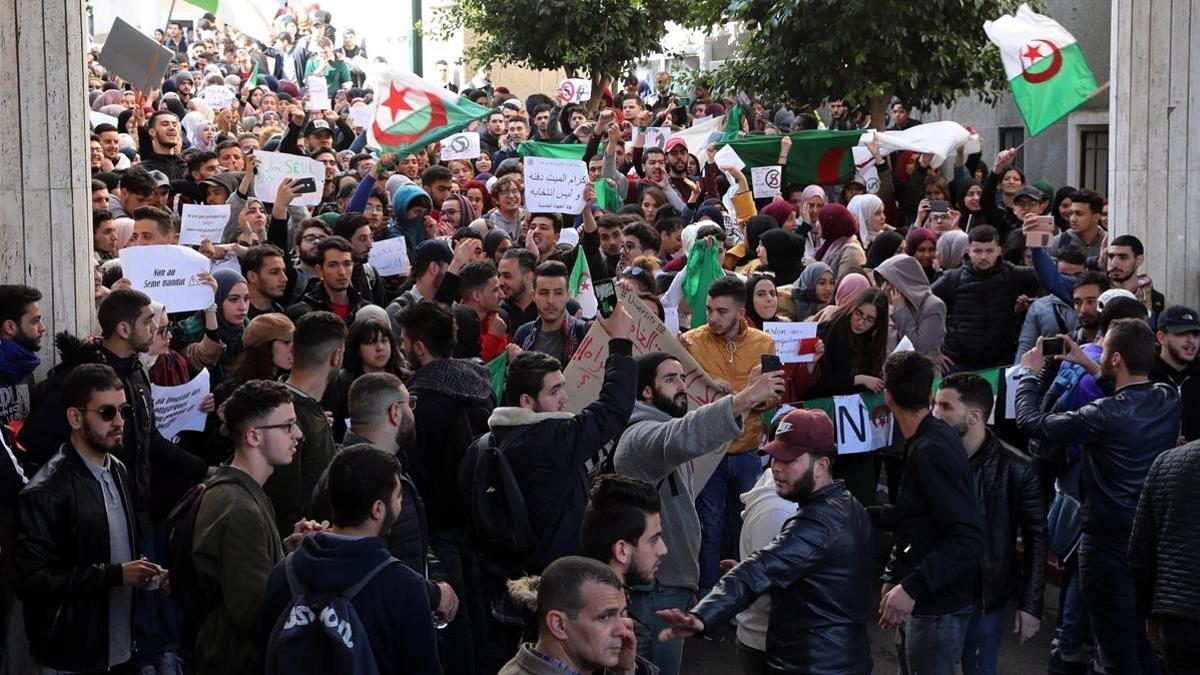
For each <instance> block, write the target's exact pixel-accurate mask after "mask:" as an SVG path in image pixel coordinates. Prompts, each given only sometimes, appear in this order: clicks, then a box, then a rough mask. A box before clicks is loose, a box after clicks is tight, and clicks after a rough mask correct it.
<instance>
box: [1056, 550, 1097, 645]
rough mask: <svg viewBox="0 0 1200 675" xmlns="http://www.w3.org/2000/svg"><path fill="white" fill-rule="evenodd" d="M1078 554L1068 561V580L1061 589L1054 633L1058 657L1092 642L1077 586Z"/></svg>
mask: <svg viewBox="0 0 1200 675" xmlns="http://www.w3.org/2000/svg"><path fill="white" fill-rule="evenodd" d="M1078 560H1079V556H1078V555H1076V556H1075V562H1073V563H1070V565H1069V567H1070V568H1071V569H1069V570H1068V571H1069V573H1070V580H1069V581H1068V582H1067V588H1066V589H1065V590H1064V591H1063V602H1062V623H1061V624H1059V626H1058V630H1057V631H1056V632H1055V634H1054V640H1055V649H1056V650H1057V651H1058V655H1059V657H1062V658H1068V659H1070V657H1073V656H1075V655H1076V654H1078V653H1079V652H1080V650H1082V649H1083V648H1084V647H1085V645H1089V644H1091V642H1092V625H1091V623H1090V622H1089V621H1088V614H1087V608H1086V607H1084V605H1083V591H1082V590H1081V589H1080V587H1079V563H1078Z"/></svg>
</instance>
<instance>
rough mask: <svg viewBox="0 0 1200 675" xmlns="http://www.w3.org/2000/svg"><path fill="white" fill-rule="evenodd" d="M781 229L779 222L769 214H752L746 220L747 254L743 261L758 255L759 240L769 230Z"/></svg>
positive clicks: (745, 261)
mask: <svg viewBox="0 0 1200 675" xmlns="http://www.w3.org/2000/svg"><path fill="white" fill-rule="evenodd" d="M777 229H779V223H777V222H776V221H775V219H774V218H772V217H771V216H767V215H761V214H760V215H757V216H751V217H750V219H749V220H747V221H746V255H745V256H744V257H743V258H742V263H747V262H749V261H751V260H754V259H755V258H756V257H758V242H759V240H760V239H761V238H762V236H763V234H765V233H766V232H768V231H769V230H777Z"/></svg>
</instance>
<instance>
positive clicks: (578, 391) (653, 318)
mask: <svg viewBox="0 0 1200 675" xmlns="http://www.w3.org/2000/svg"><path fill="white" fill-rule="evenodd" d="M617 297H619V298H620V299H621V303H622V304H623V305H624V306H625V311H626V312H628V313H629V316H630V317H631V318H632V319H633V322H632V326H631V328H630V331H629V334H628V335H624V336H621V337H625V338H627V339H629V340H630V341H631V342H633V356H634V358H637V357H638V356H641V355H642V354H647V353H649V352H666V353H668V354H670V355H671V356H674V357H675V358H677V359H679V362H680V363H681V364H683V379H684V382H685V383H686V385H687V393H688V403H689V405H690V406H691V407H692V408H695V407H698V406H702V405H706V404H708V403H712V402H713V401H715V400H717V399H719V398H721V397H722V396H724V394H723V393H722V392H721V390H720V389H718V388H717V385H716V382H714V381H713V379H712V378H711V377H709V375H708V373H706V372H704V369H703V368H701V367H700V364H699V363H696V359H693V358H692V355H691V354H689V353H688V351H687V350H686V349H684V347H683V345H682V344H680V343H679V340H677V339H676V338H675V334H674V333H672V332H671V331H670V329H668V328H667V327H666V326H665V325H663V322H662V321H659V319H658V315H657V314H654V313H653V312H651V310H650V309H649V308H648V307H646V305H644V304H643V303H642V301H641V300H639V299H638V298H637V296H635V295H633V294H632V293H630V292H629V291H628V290H626V289H625V288H624V287H623V286H617ZM611 338H612V336H610V335H609V334H608V332H607V331H605V330H604V327H603V326H601V325H600V322H598V321H596V322H593V323H592V326H591V328H590V329H589V330H588V332H587V335H586V336H584V338H583V341H582V342H580V343H579V349H577V350H576V351H575V356H574V357H573V358H572V359H571V363H569V364H568V365H567V369H566V370H565V371H564V372H563V377H565V378H566V381H567V382H566V390H567V392H568V394H569V398H568V399H567V410H570V411H572V412H576V413H578V412H579V411H581V410H583V409H584V408H585V407H586V406H587V405H588V404H589V403H591V402H592V401H595V400H596V399H597V398H598V397H599V396H600V387H601V385H602V384H603V383H604V363H605V361H607V360H608V341H609V340H610V339H611ZM727 448H728V444H725V445H721V446H720V447H718V448H714V449H713V452H710V453H708V454H706V455H704V456H703V457H701V458H699V459H696V460H693V461H692V487H693V490H695V491H696V492H697V493H699V491H700V490H701V489H702V488H703V487H704V484H705V483H707V482H708V479H709V477H710V476H712V473H713V471H714V470H715V469H716V467H717V463H718V462H720V461H721V457H723V456H724V455H725V450H726V449H727Z"/></svg>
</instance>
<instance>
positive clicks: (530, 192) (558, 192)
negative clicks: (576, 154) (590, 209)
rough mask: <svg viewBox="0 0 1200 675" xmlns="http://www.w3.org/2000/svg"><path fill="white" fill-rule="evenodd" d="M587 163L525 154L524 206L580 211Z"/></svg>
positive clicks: (530, 208)
mask: <svg viewBox="0 0 1200 675" xmlns="http://www.w3.org/2000/svg"><path fill="white" fill-rule="evenodd" d="M590 182H591V181H589V180H588V172H587V164H584V163H583V161H582V160H578V159H551V158H548V157H526V158H525V208H526V209H528V210H529V211H533V212H535V213H537V212H549V213H583V189H584V188H585V187H587V185H588V183H590Z"/></svg>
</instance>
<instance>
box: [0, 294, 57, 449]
mask: <svg viewBox="0 0 1200 675" xmlns="http://www.w3.org/2000/svg"><path fill="white" fill-rule="evenodd" d="M41 299H42V292H41V291H39V290H38V289H36V288H33V287H32V286H24V285H21V284H4V285H0V424H10V423H15V424H14V427H15V428H19V427H20V425H21V424H23V423H24V422H25V416H26V415H28V414H29V390H30V388H31V387H32V386H33V371H34V370H36V369H37V367H38V365H40V364H41V362H42V360H41V358H40V357H39V356H38V354H37V353H38V352H39V351H41V349H42V336H44V335H45V334H46V326H45V324H43V323H42V310H41V306H40V305H39V304H38V302H39V301H40V300H41Z"/></svg>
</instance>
